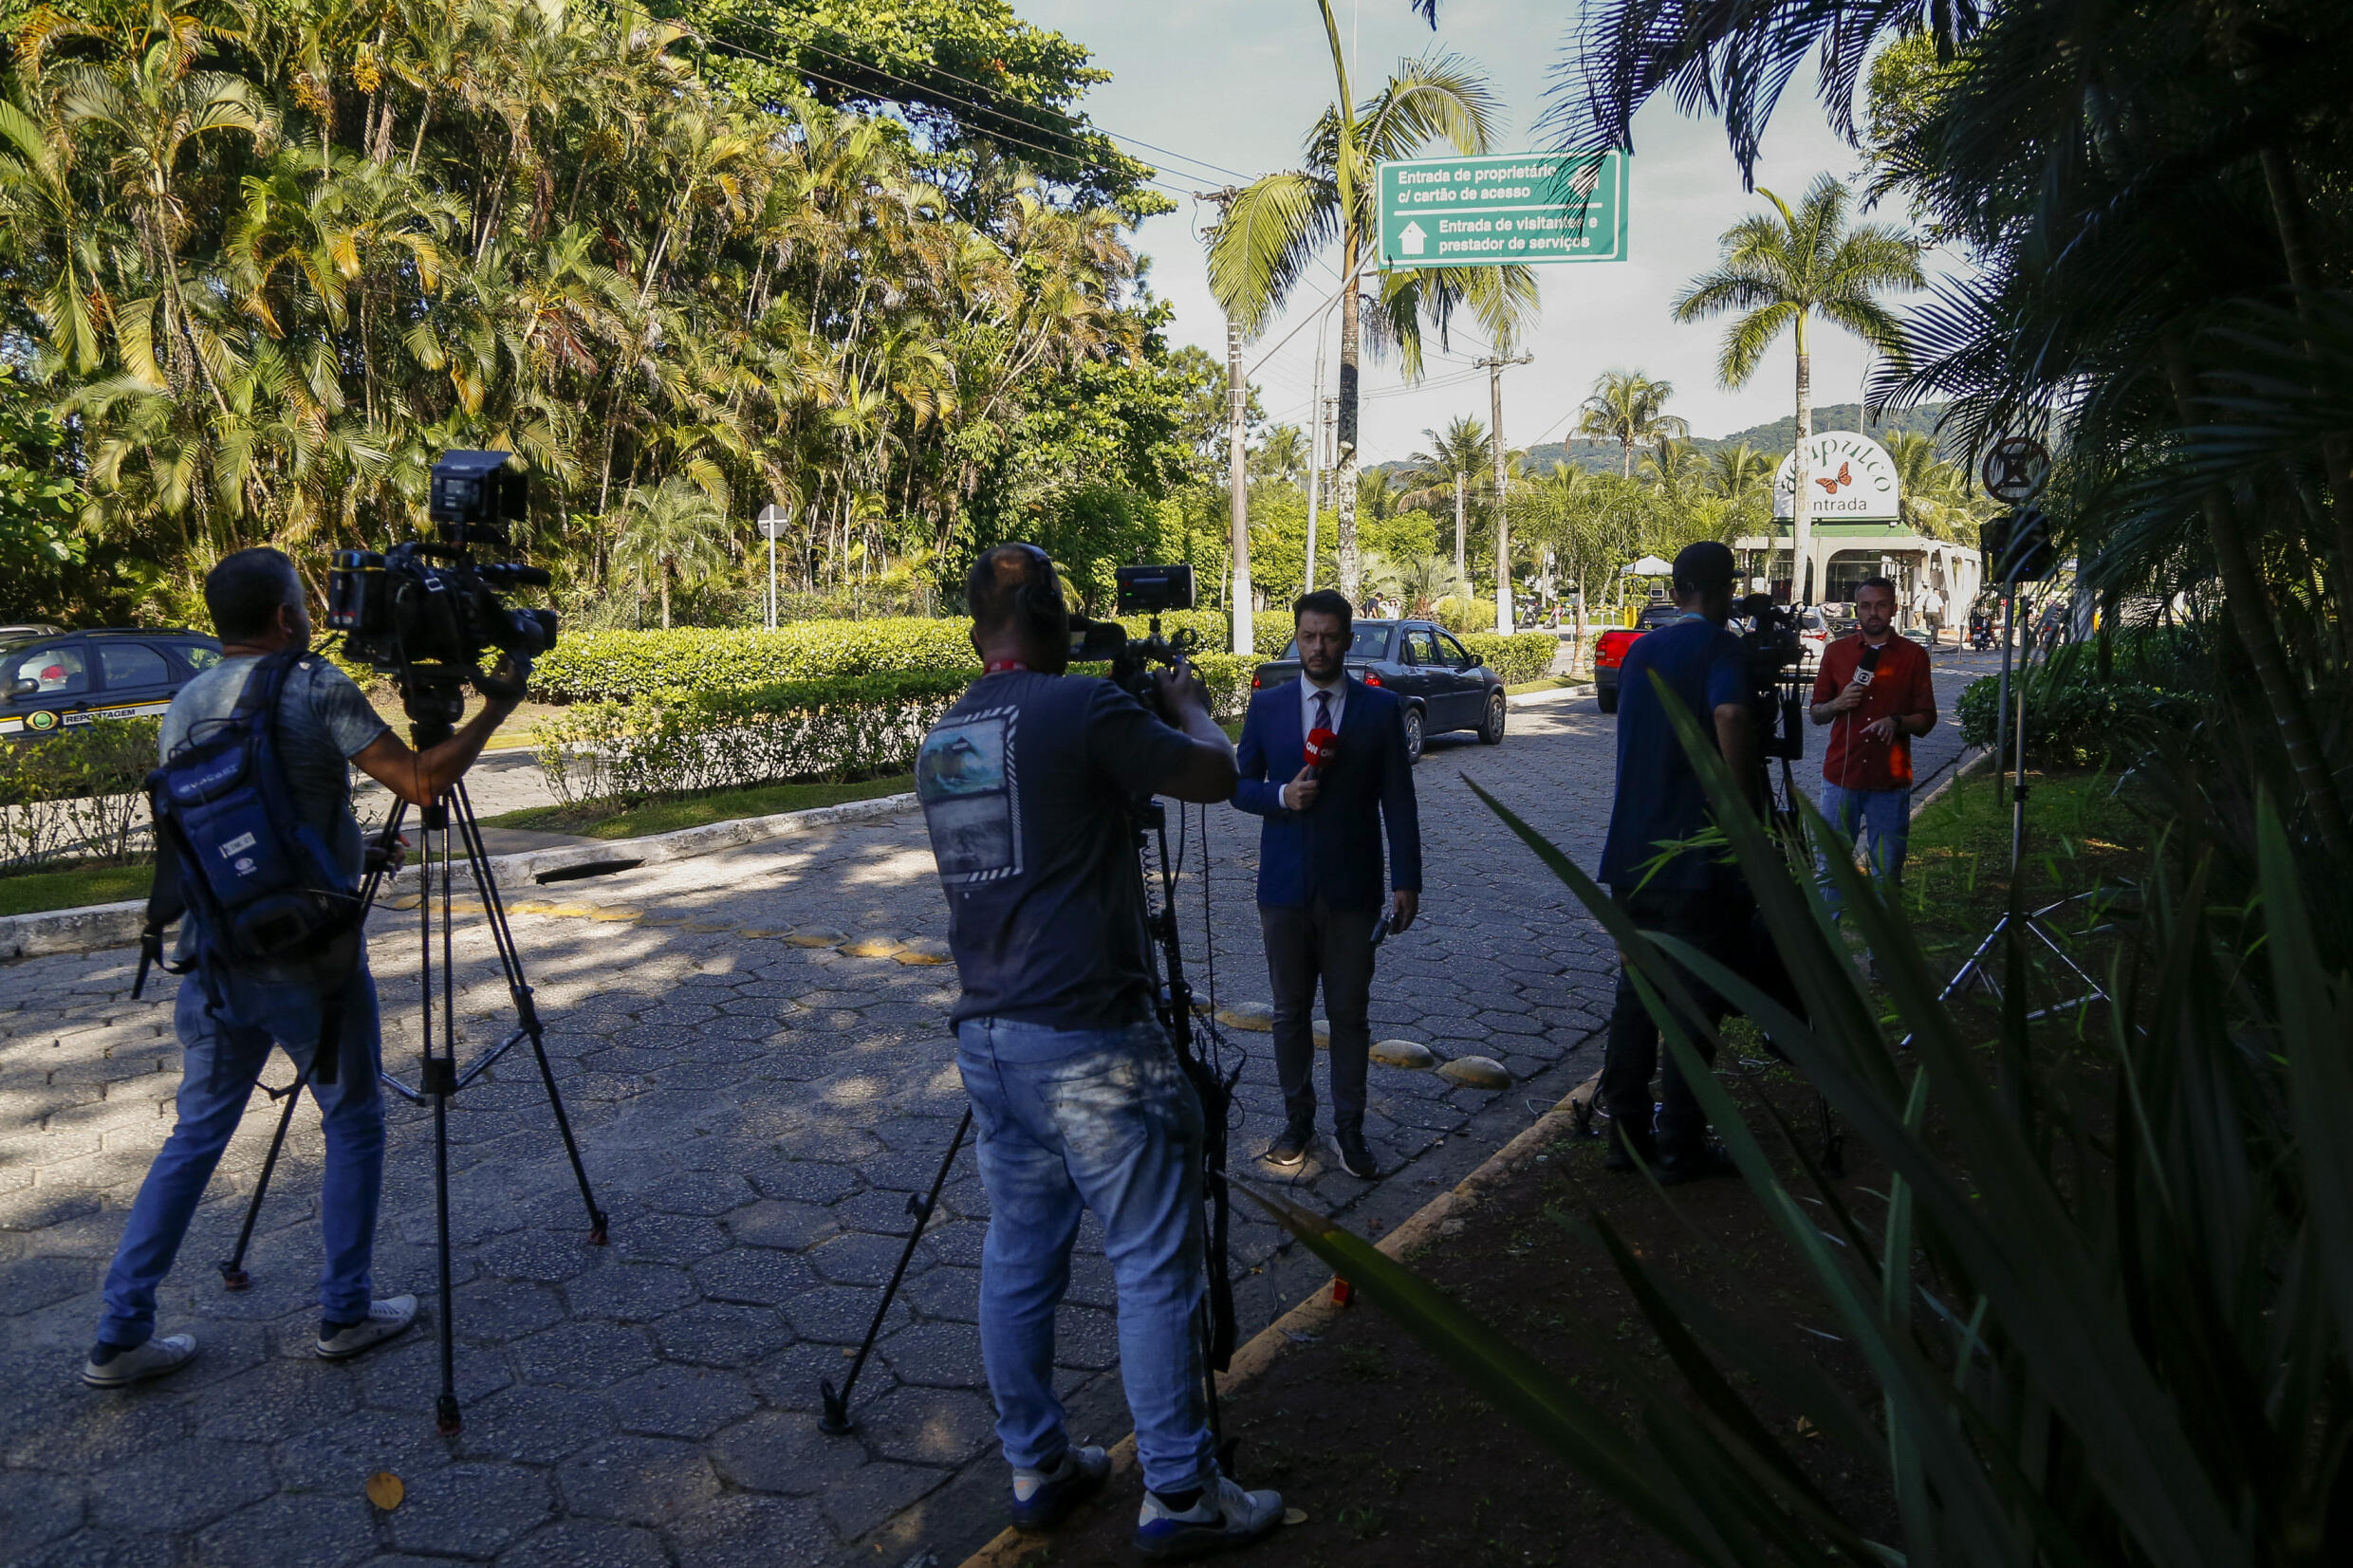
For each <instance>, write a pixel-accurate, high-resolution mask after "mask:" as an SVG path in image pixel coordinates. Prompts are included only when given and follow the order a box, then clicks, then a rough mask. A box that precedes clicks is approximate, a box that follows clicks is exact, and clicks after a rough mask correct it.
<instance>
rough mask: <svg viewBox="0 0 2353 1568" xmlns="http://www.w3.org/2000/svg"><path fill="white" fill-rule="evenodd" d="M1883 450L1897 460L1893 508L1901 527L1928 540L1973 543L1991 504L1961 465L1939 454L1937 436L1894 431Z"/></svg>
mask: <svg viewBox="0 0 2353 1568" xmlns="http://www.w3.org/2000/svg"><path fill="white" fill-rule="evenodd" d="M1887 455H1888V456H1889V458H1891V459H1892V460H1893V461H1894V463H1895V465H1896V496H1897V500H1896V510H1897V515H1898V516H1899V517H1900V518H1902V520H1903V523H1904V526H1907V527H1909V528H1910V529H1911V530H1912V531H1913V532H1914V533H1917V534H1921V535H1924V536H1925V537H1927V538H1930V539H1945V540H1951V541H1953V542H1955V543H1956V544H1967V543H1972V542H1973V540H1974V538H1975V531H1976V526H1977V524H1978V523H1980V522H1982V521H1983V520H1984V519H1986V518H1988V517H1991V516H1992V514H1993V507H1992V503H1991V502H1989V501H1988V500H1987V499H1986V498H1985V497H1984V496H1982V495H1979V494H1978V493H1976V489H1975V487H1974V486H1973V485H1972V484H1971V483H1970V478H1969V474H1968V472H1967V471H1966V470H1963V469H1962V468H1961V467H1960V465H1958V464H1956V463H1948V462H1946V461H1945V460H1944V459H1943V457H1942V456H1940V455H1939V454H1938V452H1937V450H1936V437H1935V436H1933V435H1922V434H1919V433H1918V432H1917V431H1898V432H1895V433H1894V434H1891V435H1889V436H1888V438H1887Z"/></svg>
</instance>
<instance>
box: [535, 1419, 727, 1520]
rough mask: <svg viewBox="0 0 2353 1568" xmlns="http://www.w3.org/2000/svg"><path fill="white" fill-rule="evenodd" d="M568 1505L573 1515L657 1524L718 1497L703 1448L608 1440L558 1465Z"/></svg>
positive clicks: (558, 1481)
mask: <svg viewBox="0 0 2353 1568" xmlns="http://www.w3.org/2000/svg"><path fill="white" fill-rule="evenodd" d="M556 1485H558V1486H559V1487H560V1488H561V1489H562V1491H563V1493H564V1503H565V1507H566V1508H568V1509H569V1510H570V1511H571V1512H573V1513H575V1514H586V1515H589V1516H590V1517H592V1518H598V1519H615V1520H620V1521H622V1522H625V1523H632V1524H659V1523H661V1522H664V1521H665V1520H668V1519H670V1518H671V1517H672V1516H673V1515H675V1514H677V1513H679V1512H680V1511H682V1510H684V1509H688V1508H692V1507H695V1506H696V1505H698V1504H700V1503H705V1502H707V1501H709V1500H710V1499H711V1498H713V1497H715V1496H717V1495H718V1491H719V1483H718V1478H717V1477H715V1476H713V1474H712V1473H711V1466H710V1464H709V1463H708V1462H707V1461H706V1460H705V1459H704V1458H703V1453H702V1449H701V1448H699V1447H697V1446H696V1445H695V1444H693V1443H680V1442H674V1441H672V1440H670V1439H667V1438H658V1437H608V1438H606V1439H605V1440H604V1441H603V1442H602V1443H599V1444H597V1445H596V1446H595V1447H594V1448H585V1449H583V1450H582V1451H581V1452H579V1453H577V1454H574V1455H573V1456H572V1457H571V1458H569V1459H567V1460H565V1462H564V1463H563V1464H562V1465H560V1466H558V1467H556Z"/></svg>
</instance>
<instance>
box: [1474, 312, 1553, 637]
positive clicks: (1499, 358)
mask: <svg viewBox="0 0 2353 1568" xmlns="http://www.w3.org/2000/svg"><path fill="white" fill-rule="evenodd" d="M1534 358H1535V356H1534V355H1532V354H1513V355H1507V354H1497V355H1496V356H1494V357H1493V358H1492V359H1487V360H1479V361H1478V362H1479V364H1480V365H1482V366H1484V367H1485V368H1486V371H1487V395H1488V400H1489V403H1490V405H1491V410H1492V413H1493V416H1494V426H1493V432H1494V439H1495V635H1496V636H1507V637H1508V636H1510V635H1511V517H1510V509H1509V507H1507V505H1506V503H1507V502H1509V501H1510V494H1511V492H1510V478H1509V476H1508V474H1507V471H1506V465H1505V462H1504V445H1503V370H1504V366H1506V365H1524V364H1527V363H1528V362H1529V360H1533V359H1534ZM1457 526H1459V525H1457ZM1456 537H1457V538H1459V537H1460V535H1459V534H1458V535H1456Z"/></svg>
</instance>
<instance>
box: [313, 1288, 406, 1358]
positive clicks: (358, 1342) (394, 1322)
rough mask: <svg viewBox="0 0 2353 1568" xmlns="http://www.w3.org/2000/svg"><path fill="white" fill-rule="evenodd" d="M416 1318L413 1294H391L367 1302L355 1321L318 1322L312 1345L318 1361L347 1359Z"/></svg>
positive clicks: (402, 1329)
mask: <svg viewBox="0 0 2353 1568" xmlns="http://www.w3.org/2000/svg"><path fill="white" fill-rule="evenodd" d="M415 1321H417V1298H416V1297H414V1296H395V1297H392V1298H390V1299H389V1300H386V1301H371V1302H369V1303H368V1315H367V1316H366V1317H364V1318H362V1319H360V1320H359V1321H358V1322H356V1323H325V1322H323V1323H321V1324H320V1325H319V1342H318V1343H317V1344H316V1345H314V1346H313V1347H312V1348H313V1349H314V1350H316V1351H317V1352H318V1353H319V1359H320V1360H322V1361H348V1360H349V1359H351V1358H352V1357H353V1356H357V1355H359V1354H360V1353H361V1351H363V1350H372V1349H374V1348H375V1347H376V1346H378V1345H380V1344H382V1343H383V1342H384V1341H385V1340H387V1339H389V1338H391V1337H393V1336H394V1335H396V1334H399V1333H402V1332H404V1331H406V1329H407V1328H408V1326H409V1325H410V1324H411V1323H413V1322H415Z"/></svg>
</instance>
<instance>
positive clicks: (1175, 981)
mask: <svg viewBox="0 0 2353 1568" xmlns="http://www.w3.org/2000/svg"><path fill="white" fill-rule="evenodd" d="M1131 821H1133V823H1134V826H1135V838H1136V852H1137V877H1138V880H1139V884H1140V885H1141V887H1142V889H1143V891H1144V892H1145V894H1146V897H1145V899H1144V903H1145V916H1144V918H1145V926H1146V931H1145V932H1144V934H1145V935H1146V937H1147V938H1148V942H1149V945H1150V948H1151V950H1152V951H1153V954H1154V962H1153V968H1154V970H1155V979H1156V981H1157V982H1158V984H1156V986H1155V987H1154V989H1155V994H1156V996H1157V997H1158V1003H1157V1005H1158V1012H1159V1016H1160V1023H1161V1025H1162V1026H1163V1027H1164V1028H1166V1029H1167V1030H1168V1037H1169V1042H1170V1044H1171V1045H1172V1046H1173V1047H1174V1048H1175V1049H1176V1052H1177V1062H1178V1063H1179V1065H1180V1066H1182V1068H1183V1069H1184V1074H1185V1079H1186V1081H1187V1082H1188V1083H1190V1084H1191V1085H1192V1087H1193V1092H1194V1094H1195V1097H1196V1098H1198V1099H1199V1100H1200V1103H1201V1120H1202V1134H1203V1135H1202V1148H1201V1165H1202V1172H1201V1195H1202V1200H1203V1202H1204V1203H1206V1204H1207V1205H1208V1207H1209V1224H1208V1226H1207V1227H1205V1236H1206V1240H1207V1245H1206V1247H1205V1248H1204V1250H1205V1252H1206V1254H1207V1256H1206V1257H1205V1259H1204V1260H1203V1262H1204V1264H1205V1266H1206V1268H1207V1271H1208V1276H1209V1289H1208V1291H1207V1292H1206V1293H1205V1294H1204V1295H1203V1297H1202V1301H1201V1309H1200V1312H1199V1313H1198V1314H1197V1316H1196V1319H1195V1333H1196V1334H1197V1335H1198V1337H1199V1341H1200V1347H1201V1353H1202V1366H1201V1381H1202V1393H1203V1398H1204V1401H1205V1408H1206V1410H1207V1411H1208V1412H1209V1428H1210V1434H1211V1437H1212V1440H1213V1442H1214V1447H1215V1451H1216V1453H1217V1456H1218V1467H1219V1468H1220V1469H1221V1470H1223V1471H1225V1472H1226V1473H1228V1474H1231V1473H1232V1448H1231V1447H1230V1446H1229V1445H1228V1444H1227V1443H1226V1441H1225V1436H1224V1431H1225V1428H1224V1422H1223V1420H1222V1418H1221V1416H1220V1413H1219V1411H1218V1404H1217V1374H1219V1373H1221V1372H1224V1371H1225V1370H1226V1368H1227V1367H1228V1366H1230V1365H1231V1364H1232V1360H1233V1345H1234V1338H1235V1329H1234V1321H1235V1320H1234V1311H1233V1282H1232V1275H1231V1272H1230V1270H1229V1267H1228V1262H1227V1256H1226V1242H1227V1233H1228V1225H1229V1220H1230V1214H1231V1203H1232V1198H1231V1194H1230V1192H1229V1190H1228V1189H1227V1186H1226V1133H1227V1116H1228V1112H1229V1110H1230V1108H1231V1106H1232V1101H1233V1086H1234V1084H1235V1082H1236V1081H1237V1080H1239V1079H1240V1078H1241V1071H1242V1070H1241V1067H1240V1065H1239V1064H1238V1063H1237V1064H1236V1065H1234V1066H1233V1067H1231V1068H1227V1069H1225V1070H1223V1071H1220V1070H1219V1068H1218V1066H1217V1065H1216V1064H1214V1063H1213V1062H1211V1061H1209V1060H1207V1059H1206V1058H1205V1057H1203V1055H1202V1054H1201V1052H1200V1051H1199V1049H1197V1047H1196V1042H1195V1037H1194V1032H1193V990H1192V987H1191V986H1190V985H1188V984H1187V982H1186V980H1185V969H1184V951H1183V948H1182V946H1181V944H1180V943H1179V942H1178V940H1177V873H1178V871H1179V870H1180V869H1181V865H1180V862H1181V858H1182V850H1181V848H1180V849H1179V851H1178V857H1177V859H1174V860H1172V859H1171V858H1170V856H1169V852H1168V813H1167V808H1166V807H1165V806H1163V805H1162V804H1161V802H1158V801H1157V800H1152V799H1148V798H1147V799H1145V800H1142V801H1139V802H1135V804H1134V805H1133V806H1132V807H1131ZM1180 832H1181V829H1180ZM1203 832H1204V833H1206V832H1207V817H1206V815H1204V818H1203ZM1156 837H1157V839H1158V850H1159V883H1160V896H1159V898H1158V901H1157V907H1155V900H1154V899H1153V898H1152V897H1151V896H1150V891H1151V886H1152V873H1151V870H1150V867H1149V864H1148V861H1149V858H1150V856H1151V853H1152V847H1153V842H1154V839H1155V838H1156ZM1179 842H1180V844H1181V838H1180V839H1179ZM1202 849H1203V853H1202V862H1203V865H1204V866H1205V867H1206V865H1207V863H1208V858H1209V857H1208V853H1207V851H1208V845H1207V843H1206V842H1204V844H1203V846H1202ZM1208 896H1209V890H1208V886H1207V881H1206V877H1205V878H1204V883H1203V887H1202V901H1203V913H1204V917H1205V918H1206V915H1207V909H1208ZM1210 962H1211V991H1212V993H1213V996H1214V992H1215V989H1216V970H1215V965H1216V956H1215V954H1214V952H1212V954H1211V958H1210ZM1212 1033H1213V1036H1214V1030H1213V1031H1212ZM972 1128H973V1112H972V1108H971V1107H970V1106H969V1105H968V1106H966V1107H965V1111H964V1116H963V1119H962V1120H960V1121H958V1122H957V1123H956V1130H955V1135H954V1137H953V1138H951V1139H949V1141H948V1152H947V1153H946V1154H945V1155H944V1156H943V1157H942V1158H941V1159H940V1162H939V1170H938V1171H937V1173H936V1174H935V1175H934V1176H933V1178H932V1185H931V1190H929V1191H928V1192H926V1193H925V1194H924V1195H923V1196H922V1197H920V1198H918V1197H916V1196H915V1195H914V1194H912V1193H910V1194H909V1195H908V1198H907V1214H908V1216H909V1217H910V1218H911V1219H912V1220H913V1221H914V1222H915V1223H914V1225H913V1226H912V1227H910V1229H909V1230H908V1232H907V1241H906V1245H905V1246H904V1247H902V1248H901V1249H900V1251H899V1264H898V1266H897V1267H896V1268H894V1269H892V1270H891V1278H890V1282H889V1283H888V1284H886V1285H884V1286H883V1287H882V1299H881V1300H880V1301H878V1302H876V1303H875V1309H874V1318H873V1320H872V1321H871V1322H869V1323H868V1324H867V1325H866V1336H865V1338H864V1339H862V1341H860V1343H859V1346H858V1354H857V1356H855V1357H854V1358H853V1359H852V1360H851V1362H850V1370H849V1374H848V1376H846V1377H844V1378H843V1382H842V1387H841V1388H840V1389H839V1390H836V1389H835V1388H834V1386H833V1382H832V1379H830V1378H824V1379H820V1380H819V1383H818V1396H819V1400H820V1404H821V1407H822V1408H821V1412H820V1414H819V1415H818V1418H817V1426H818V1430H821V1431H824V1432H826V1433H828V1434H830V1435H832V1436H835V1437H841V1436H844V1435H846V1434H848V1433H849V1432H852V1431H855V1430H857V1426H858V1423H857V1421H856V1420H855V1419H854V1418H853V1417H852V1416H851V1414H850V1408H849V1407H850V1394H851V1393H852V1391H854V1390H855V1389H856V1388H857V1386H858V1378H859V1374H861V1373H862V1372H864V1371H865V1368H866V1360H867V1357H868V1356H871V1355H873V1353H874V1344H875V1340H876V1339H877V1338H878V1337H880V1335H881V1332H882V1324H883V1321H884V1319H887V1318H888V1317H889V1316H890V1310H891V1302H892V1301H894V1300H896V1299H897V1297H898V1295H899V1284H900V1282H902V1281H903V1280H904V1279H905V1278H906V1274H907V1265H908V1264H909V1263H910V1262H912V1261H913V1259H914V1257H915V1249H916V1244H917V1243H918V1242H920V1241H921V1240H922V1239H923V1232H924V1230H925V1228H926V1227H928V1226H929V1225H930V1223H931V1218H932V1213H933V1211H934V1209H935V1208H937V1206H938V1204H939V1193H940V1190H941V1189H942V1188H943V1187H945V1186H946V1185H947V1181H948V1171H949V1170H950V1168H951V1167H953V1166H954V1164H955V1160H956V1155H957V1153H959V1152H960V1151H961V1150H962V1149H963V1147H964V1139H965V1137H966V1135H967V1134H970V1133H971V1132H972Z"/></svg>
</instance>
